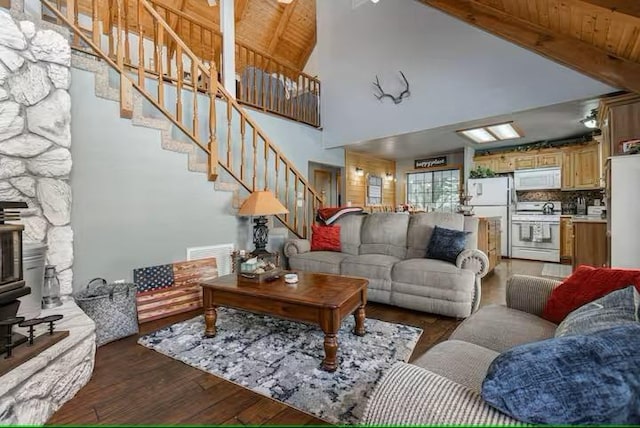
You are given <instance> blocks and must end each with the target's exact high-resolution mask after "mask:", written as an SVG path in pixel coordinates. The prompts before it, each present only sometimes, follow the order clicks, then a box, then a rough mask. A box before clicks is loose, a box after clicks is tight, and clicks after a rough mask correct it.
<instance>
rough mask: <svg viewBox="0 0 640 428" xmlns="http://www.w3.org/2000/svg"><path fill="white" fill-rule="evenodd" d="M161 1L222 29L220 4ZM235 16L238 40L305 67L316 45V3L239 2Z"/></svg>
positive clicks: (196, 0)
mask: <svg viewBox="0 0 640 428" xmlns="http://www.w3.org/2000/svg"><path fill="white" fill-rule="evenodd" d="M157 1H158V2H159V3H162V4H168V5H170V6H173V7H174V8H179V9H181V10H182V11H184V12H185V13H186V14H188V15H190V16H191V17H193V18H194V19H196V20H199V21H201V22H202V23H208V24H209V25H212V26H214V27H215V28H216V29H219V28H220V9H219V5H216V6H213V7H212V6H209V4H208V3H207V2H206V0H157ZM218 3H219V2H218ZM235 15H236V40H237V41H239V42H242V43H244V44H246V45H248V46H249V47H251V48H253V49H255V50H259V51H262V52H264V53H267V54H269V55H272V56H273V57H275V58H276V60H278V61H281V62H283V63H285V64H286V65H289V66H291V67H294V68H300V69H301V68H303V67H304V65H305V64H306V62H307V59H308V58H309V55H310V54H311V51H312V49H313V47H314V46H315V37H316V0H293V1H292V2H291V3H289V4H284V3H279V2H278V1H277V0H235Z"/></svg>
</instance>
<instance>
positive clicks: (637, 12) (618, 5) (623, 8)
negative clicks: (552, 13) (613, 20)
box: [580, 0, 640, 18]
mask: <svg viewBox="0 0 640 428" xmlns="http://www.w3.org/2000/svg"><path fill="white" fill-rule="evenodd" d="M580 2H582V3H587V4H590V5H593V6H598V7H601V8H603V9H607V10H610V11H611V12H616V13H622V14H624V15H629V16H633V17H636V18H640V1H638V0H580Z"/></svg>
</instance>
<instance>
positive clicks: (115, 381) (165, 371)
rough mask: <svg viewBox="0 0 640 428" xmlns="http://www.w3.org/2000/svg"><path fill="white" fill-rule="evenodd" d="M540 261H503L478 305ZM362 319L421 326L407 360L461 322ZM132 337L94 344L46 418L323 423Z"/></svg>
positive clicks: (398, 312) (398, 314)
mask: <svg viewBox="0 0 640 428" xmlns="http://www.w3.org/2000/svg"><path fill="white" fill-rule="evenodd" d="M542 267H543V263H538V262H526V261H520V260H513V261H509V260H507V261H503V263H502V264H501V265H499V266H498V267H497V268H496V270H495V272H494V273H492V274H490V275H489V276H488V277H486V278H485V279H484V280H483V283H482V304H483V305H486V304H492V303H500V304H504V302H505V286H506V281H507V279H508V278H509V277H510V276H511V275H513V274H515V273H519V274H526V275H540V274H541V273H542ZM199 314H200V311H197V312H189V313H186V314H181V315H179V316H175V317H171V318H167V319H164V320H160V321H156V322H151V323H147V324H144V325H143V326H142V331H141V334H145V333H149V332H151V331H154V330H157V329H159V328H161V327H164V326H166V325H170V324H173V323H175V322H178V321H182V320H185V319H189V318H192V317H194V316H196V315H199ZM367 318H376V319H380V320H384V321H389V322H397V323H402V324H407V325H413V326H417V327H421V328H422V329H423V330H424V333H423V334H422V336H421V338H420V340H419V342H418V344H417V346H416V348H415V350H414V352H413V355H412V356H411V360H413V359H415V358H418V357H419V356H421V355H422V354H424V353H425V352H426V351H427V350H428V349H429V348H431V347H432V346H434V345H435V344H437V343H439V342H441V341H443V340H446V339H447V337H449V335H450V334H451V332H452V331H453V330H454V329H455V328H456V327H457V325H458V324H459V323H460V320H457V319H454V318H448V317H442V316H437V315H431V314H426V313H422V312H417V311H411V310H407V309H402V308H396V307H393V306H387V305H380V304H375V303H369V304H368V305H367ZM137 339H138V337H129V338H126V339H123V340H119V341H116V342H113V343H110V344H108V345H105V346H102V347H101V348H99V349H98V351H97V354H96V364H95V370H94V373H93V376H92V378H91V381H90V382H89V383H88V384H87V385H86V386H85V387H84V388H82V389H81V390H80V392H78V394H77V395H76V396H75V397H74V398H73V399H72V400H71V401H69V402H68V403H66V404H65V405H64V406H63V407H62V408H61V409H60V410H59V411H58V412H57V413H55V414H54V415H53V417H52V418H51V419H50V420H49V421H48V423H49V424H56V425H59V424H76V425H86V424H143V423H144V424H235V425H249V424H251V425H259V424H277V425H307V424H314V425H315V424H323V423H324V422H323V421H321V420H319V419H317V418H315V417H313V416H311V415H309V414H306V413H303V412H300V411H298V410H296V409H293V408H291V407H288V406H287V405H285V404H283V403H281V402H278V401H275V400H272V399H270V398H267V397H265V396H262V395H259V394H257V393H254V392H252V391H250V390H248V389H246V388H243V387H241V386H238V385H236V384H233V383H231V382H228V381H226V380H224V379H222V378H220V377H217V376H213V375H211V374H208V373H205V372H203V371H200V370H198V369H195V368H192V367H190V366H187V365H186V364H183V363H181V362H179V361H176V360H174V359H172V358H169V357H166V356H164V355H161V354H159V353H157V352H155V351H152V350H150V349H147V348H144V347H142V346H140V345H137V344H136V341H137Z"/></svg>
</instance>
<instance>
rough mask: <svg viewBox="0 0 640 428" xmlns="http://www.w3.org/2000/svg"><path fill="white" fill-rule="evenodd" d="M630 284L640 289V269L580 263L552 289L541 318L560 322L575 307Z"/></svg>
mask: <svg viewBox="0 0 640 428" xmlns="http://www.w3.org/2000/svg"><path fill="white" fill-rule="evenodd" d="M631 284H633V285H635V286H637V287H638V288H639V289H640V269H609V268H594V267H591V266H580V267H579V268H578V269H577V270H576V271H575V272H573V274H571V276H570V277H569V278H567V279H565V280H564V281H562V283H561V284H560V285H558V286H557V287H556V288H554V289H553V291H552V292H551V296H550V297H549V300H548V301H547V304H546V306H545V308H544V311H543V312H542V317H543V318H544V319H546V320H549V321H552V322H555V323H559V322H560V321H562V320H563V319H564V317H566V316H567V315H569V312H571V311H573V310H574V309H578V308H579V307H580V306H582V305H584V304H587V303H589V302H592V301H594V300H596V299H599V298H600V297H602V296H604V295H606V294H608V293H609V292H611V291H613V290H618V289H620V288H625V287H627V286H628V285H631Z"/></svg>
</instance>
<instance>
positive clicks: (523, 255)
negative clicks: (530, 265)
mask: <svg viewBox="0 0 640 428" xmlns="http://www.w3.org/2000/svg"><path fill="white" fill-rule="evenodd" d="M545 213H546V214H545ZM561 213H562V203H561V202H558V201H548V202H519V203H518V204H517V206H516V213H515V214H514V215H513V216H512V218H511V236H512V238H511V256H512V257H513V258H516V259H527V260H540V261H546V262H556V263H559V262H560V214H561Z"/></svg>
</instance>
